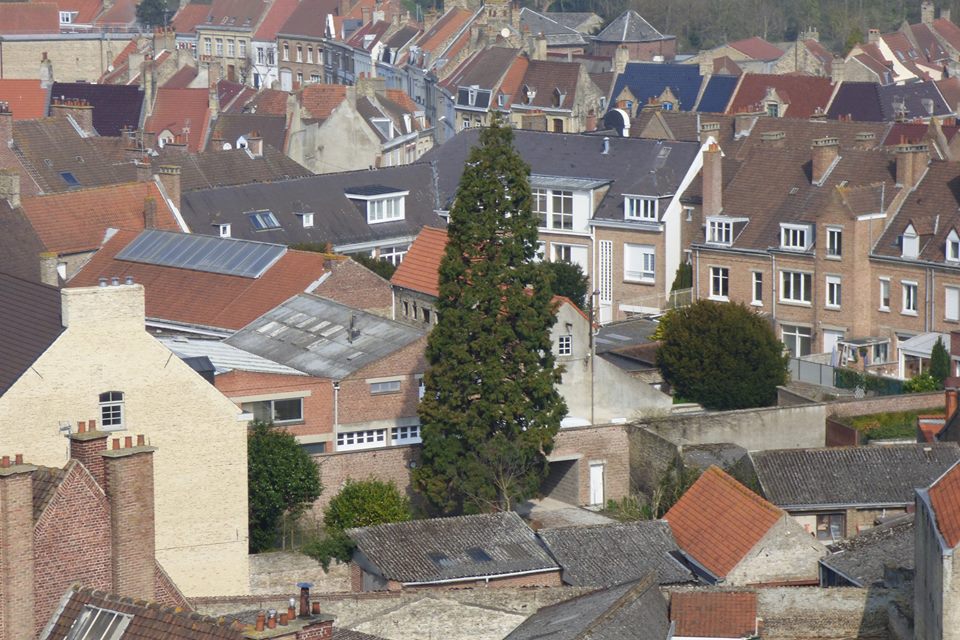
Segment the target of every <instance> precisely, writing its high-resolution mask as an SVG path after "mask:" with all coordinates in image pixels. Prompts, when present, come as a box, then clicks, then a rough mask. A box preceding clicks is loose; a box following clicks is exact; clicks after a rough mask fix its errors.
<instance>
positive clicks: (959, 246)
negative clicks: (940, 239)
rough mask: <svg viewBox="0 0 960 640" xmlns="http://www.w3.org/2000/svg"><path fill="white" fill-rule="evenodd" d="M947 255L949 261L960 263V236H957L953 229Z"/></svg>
mask: <svg viewBox="0 0 960 640" xmlns="http://www.w3.org/2000/svg"><path fill="white" fill-rule="evenodd" d="M945 253H946V255H947V260H948V261H950V262H960V235H957V232H956V230H955V229H952V230H951V231H950V234H949V235H948V236H947V247H946V251H945Z"/></svg>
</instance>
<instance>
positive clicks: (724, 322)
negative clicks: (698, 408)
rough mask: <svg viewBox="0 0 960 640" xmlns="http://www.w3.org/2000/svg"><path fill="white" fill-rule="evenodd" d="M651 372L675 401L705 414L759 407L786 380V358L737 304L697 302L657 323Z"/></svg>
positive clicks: (765, 326)
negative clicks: (688, 403) (697, 405)
mask: <svg viewBox="0 0 960 640" xmlns="http://www.w3.org/2000/svg"><path fill="white" fill-rule="evenodd" d="M660 333H661V336H662V340H661V342H660V348H659V349H658V350H657V366H658V367H659V368H660V372H661V373H662V374H663V377H664V380H666V381H667V382H669V383H670V385H671V386H672V387H673V389H674V393H675V394H676V395H678V396H680V397H683V398H686V399H688V400H692V401H693V402H699V403H700V404H702V405H703V406H704V407H706V408H708V409H744V408H747V407H764V406H768V405H771V404H774V403H775V402H776V400H777V386H778V385H782V384H784V383H785V382H786V380H787V358H786V356H785V355H784V353H783V344H782V343H781V342H780V341H779V340H777V337H776V336H775V335H774V333H773V330H772V329H771V328H770V325H769V324H767V322H766V321H765V320H764V319H763V318H761V317H760V316H758V315H757V314H755V313H754V312H753V311H751V310H750V309H748V308H747V307H746V306H744V305H742V304H738V303H722V302H712V301H710V300H698V301H697V302H695V303H693V304H692V305H690V306H688V307H683V308H680V309H675V310H673V311H671V312H669V313H668V314H666V315H665V316H664V317H663V319H662V320H661V331H660Z"/></svg>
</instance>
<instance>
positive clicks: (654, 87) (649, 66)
mask: <svg viewBox="0 0 960 640" xmlns="http://www.w3.org/2000/svg"><path fill="white" fill-rule="evenodd" d="M702 80H703V78H702V77H701V76H700V68H699V67H698V66H697V65H695V64H656V63H646V62H630V63H627V67H626V69H625V70H624V72H623V73H621V74H619V75H618V76H617V81H616V84H614V87H613V92H612V93H611V94H610V101H611V103H616V102H617V100H618V99H620V96H621V93H622V92H623V90H624V89H629V90H630V93H632V94H633V97H634V98H636V99H637V102H639V103H640V105H641V106H642V105H643V104H646V103H647V102H648V101H649V100H650V99H652V98H659V97H660V95H661V94H662V93H663V92H664V91H665V90H666V89H668V88H669V89H670V92H671V93H673V95H674V97H676V98H677V100H679V102H680V104H679V109H680V110H681V111H691V110H692V109H693V107H694V105H696V102H697V95H698V94H699V92H700V84H701V82H702ZM611 106H612V105H611Z"/></svg>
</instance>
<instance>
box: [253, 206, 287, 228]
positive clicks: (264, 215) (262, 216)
mask: <svg viewBox="0 0 960 640" xmlns="http://www.w3.org/2000/svg"><path fill="white" fill-rule="evenodd" d="M250 224H251V225H253V228H254V230H255V231H266V230H267V229H279V228H280V223H279V222H278V221H277V217H276V216H275V215H273V212H272V211H268V210H263V211H254V212H253V213H251V214H250Z"/></svg>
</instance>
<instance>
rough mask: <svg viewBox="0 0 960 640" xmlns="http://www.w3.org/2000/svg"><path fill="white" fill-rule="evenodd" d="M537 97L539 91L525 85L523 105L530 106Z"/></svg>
mask: <svg viewBox="0 0 960 640" xmlns="http://www.w3.org/2000/svg"><path fill="white" fill-rule="evenodd" d="M536 97H537V90H536V89H534V88H533V87H531V86H529V85H526V84H525V85H523V103H524V104H530V103H531V102H533V99H534V98H536Z"/></svg>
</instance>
